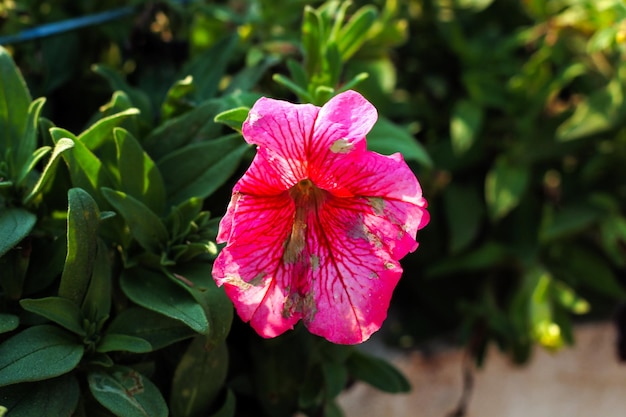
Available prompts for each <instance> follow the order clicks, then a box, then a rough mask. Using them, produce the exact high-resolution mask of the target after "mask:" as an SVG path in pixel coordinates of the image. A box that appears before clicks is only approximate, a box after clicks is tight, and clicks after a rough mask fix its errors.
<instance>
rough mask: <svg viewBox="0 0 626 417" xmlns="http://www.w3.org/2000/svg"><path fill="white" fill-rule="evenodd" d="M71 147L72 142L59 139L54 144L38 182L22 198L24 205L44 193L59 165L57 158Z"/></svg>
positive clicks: (72, 145)
mask: <svg viewBox="0 0 626 417" xmlns="http://www.w3.org/2000/svg"><path fill="white" fill-rule="evenodd" d="M72 147H74V141H72V140H71V139H67V138H64V139H60V140H59V141H58V142H57V143H56V145H55V146H54V150H53V151H52V155H51V156H50V159H49V160H48V163H47V164H46V167H45V168H44V170H43V172H42V173H41V176H40V177H39V180H37V183H36V184H35V187H33V190H32V191H31V192H30V194H29V195H28V196H26V197H25V198H24V204H28V203H29V202H31V201H32V200H33V199H34V198H35V197H37V195H39V193H42V192H45V190H46V187H47V186H48V184H50V183H51V181H52V179H53V178H54V175H55V173H56V167H57V164H58V163H59V156H61V154H62V153H63V152H65V151H67V150H68V149H71V148H72Z"/></svg>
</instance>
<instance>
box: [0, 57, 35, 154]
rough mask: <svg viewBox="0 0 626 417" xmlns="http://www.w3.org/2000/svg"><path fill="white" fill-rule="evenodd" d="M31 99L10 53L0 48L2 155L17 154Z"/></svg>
mask: <svg viewBox="0 0 626 417" xmlns="http://www.w3.org/2000/svg"><path fill="white" fill-rule="evenodd" d="M30 102H31V98H30V93H29V92H28V87H27V86H26V83H25V82H24V78H22V75H21V74H20V72H19V70H18V68H17V67H16V65H15V63H14V62H13V59H12V58H11V56H10V55H9V53H8V52H7V51H6V49H4V48H3V47H1V46H0V155H4V154H5V152H6V151H7V149H12V152H16V149H17V148H18V146H19V145H18V143H19V142H20V141H21V140H22V136H23V134H24V129H25V128H26V123H27V120H28V107H29V105H30Z"/></svg>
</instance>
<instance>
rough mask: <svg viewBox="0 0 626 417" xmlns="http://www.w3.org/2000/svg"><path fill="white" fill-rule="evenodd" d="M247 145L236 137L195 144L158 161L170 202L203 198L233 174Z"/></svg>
mask: <svg viewBox="0 0 626 417" xmlns="http://www.w3.org/2000/svg"><path fill="white" fill-rule="evenodd" d="M247 149H249V145H248V144H246V143H245V142H243V141H242V140H241V137H240V136H239V135H228V136H224V137H222V138H219V139H215V140H212V141H208V142H201V143H195V144H192V145H189V146H186V147H184V148H182V149H180V150H178V151H175V152H172V153H171V154H169V155H168V156H166V157H165V158H163V159H162V160H160V161H159V162H158V166H159V169H160V171H161V172H162V173H163V179H164V180H165V188H166V190H167V193H168V197H169V198H168V199H169V201H170V202H171V203H174V204H176V203H180V202H181V201H184V200H187V199H189V198H191V197H200V198H206V197H208V196H209V195H211V194H212V193H213V192H214V191H215V190H217V189H218V188H219V187H220V186H221V185H222V184H224V183H225V182H226V181H227V180H228V179H229V178H230V176H231V175H232V174H233V173H234V172H235V170H236V169H237V167H238V166H239V162H240V161H241V157H242V156H243V154H244V153H245V152H246V150H247Z"/></svg>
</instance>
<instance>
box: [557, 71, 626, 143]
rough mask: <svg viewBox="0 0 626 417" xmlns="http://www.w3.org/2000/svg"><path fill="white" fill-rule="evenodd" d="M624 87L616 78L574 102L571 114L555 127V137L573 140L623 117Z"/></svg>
mask: <svg viewBox="0 0 626 417" xmlns="http://www.w3.org/2000/svg"><path fill="white" fill-rule="evenodd" d="M624 113H625V109H624V87H623V86H622V85H621V82H620V81H619V79H618V78H615V79H613V80H612V81H611V82H610V83H609V84H608V85H607V86H606V88H603V89H599V90H596V91H594V92H593V93H591V94H590V95H589V96H588V97H586V98H585V99H583V100H581V101H580V102H579V103H577V104H576V110H575V111H574V114H572V116H571V117H570V118H569V119H567V120H565V121H564V122H563V123H562V124H561V125H560V126H559V127H558V129H557V131H556V134H557V139H559V140H561V141H568V140H575V139H580V138H583V137H587V136H590V135H594V134H597V133H601V132H604V131H606V130H608V129H611V128H612V127H613V126H615V124H616V123H617V122H618V121H619V120H621V119H622V118H623V117H624Z"/></svg>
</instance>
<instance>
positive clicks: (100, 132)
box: [78, 108, 139, 152]
mask: <svg viewBox="0 0 626 417" xmlns="http://www.w3.org/2000/svg"><path fill="white" fill-rule="evenodd" d="M137 114H139V110H138V109H135V108H132V109H128V110H125V111H123V112H120V113H117V114H114V115H112V116H108V117H105V118H103V119H100V120H98V121H97V122H96V123H94V124H93V125H91V126H89V128H88V129H87V130H85V131H84V132H83V133H81V134H80V135H79V136H78V140H80V141H81V142H82V143H83V145H85V147H86V148H87V149H89V150H90V151H92V152H93V151H95V150H97V149H98V148H100V146H102V144H103V143H104V142H105V141H106V140H107V139H108V138H111V137H112V135H113V129H114V128H116V127H119V126H120V124H121V123H122V122H123V121H124V120H125V119H126V118H127V117H129V116H135V115H137Z"/></svg>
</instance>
